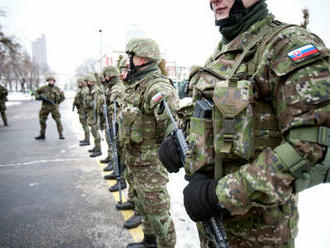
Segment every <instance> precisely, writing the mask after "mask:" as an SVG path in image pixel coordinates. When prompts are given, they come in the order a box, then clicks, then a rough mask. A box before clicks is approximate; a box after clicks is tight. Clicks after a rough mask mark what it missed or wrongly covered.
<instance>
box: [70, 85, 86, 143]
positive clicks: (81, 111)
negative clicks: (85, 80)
mask: <svg viewBox="0 0 330 248" xmlns="http://www.w3.org/2000/svg"><path fill="white" fill-rule="evenodd" d="M87 91H88V89H87V87H86V85H85V84H83V85H82V86H81V88H80V89H79V90H78V92H77V94H76V96H75V97H74V101H73V107H76V108H77V110H78V115H79V121H80V123H81V125H82V128H83V130H84V134H85V139H84V140H85V141H89V127H88V124H87V111H86V109H85V107H84V97H85V95H86V94H87Z"/></svg>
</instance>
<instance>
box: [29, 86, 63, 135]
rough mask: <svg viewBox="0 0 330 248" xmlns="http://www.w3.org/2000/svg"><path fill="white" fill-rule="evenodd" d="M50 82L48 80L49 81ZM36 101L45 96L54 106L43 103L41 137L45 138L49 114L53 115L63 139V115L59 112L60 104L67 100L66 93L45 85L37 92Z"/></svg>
mask: <svg viewBox="0 0 330 248" xmlns="http://www.w3.org/2000/svg"><path fill="white" fill-rule="evenodd" d="M47 81H48V80H47ZM35 93H36V94H35V96H36V99H38V98H39V96H40V95H41V96H43V97H45V98H47V99H48V100H51V101H53V102H54V103H55V104H52V103H50V102H47V101H42V105H41V109H40V111H39V123H40V136H45V132H46V121H47V118H48V115H49V113H51V115H52V117H53V119H54V120H55V122H56V126H57V131H58V134H59V136H60V137H63V127H62V123H61V114H60V111H59V104H60V103H62V102H63V101H64V99H65V96H64V92H63V91H62V90H61V89H60V88H59V87H57V86H55V85H54V86H49V85H44V86H42V87H40V88H39V89H37V90H36V92H35Z"/></svg>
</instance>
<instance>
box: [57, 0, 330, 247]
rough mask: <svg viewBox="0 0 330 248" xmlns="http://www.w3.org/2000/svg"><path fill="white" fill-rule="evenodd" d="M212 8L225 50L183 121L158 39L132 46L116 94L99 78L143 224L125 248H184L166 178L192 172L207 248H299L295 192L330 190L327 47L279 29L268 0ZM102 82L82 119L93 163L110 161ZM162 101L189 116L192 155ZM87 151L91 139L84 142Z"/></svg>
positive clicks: (190, 188) (190, 200)
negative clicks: (103, 130) (323, 186)
mask: <svg viewBox="0 0 330 248" xmlns="http://www.w3.org/2000/svg"><path fill="white" fill-rule="evenodd" d="M209 4H210V7H211V9H212V11H213V14H214V16H215V23H216V25H217V26H219V28H220V29H219V31H220V33H221V35H222V40H221V41H220V42H219V44H218V46H217V48H216V50H215V52H214V54H213V55H212V56H210V58H209V59H208V60H207V62H206V63H205V65H204V66H203V67H200V68H196V70H194V71H193V72H192V74H191V76H190V80H189V86H188V89H189V91H190V95H191V96H192V99H193V104H192V108H191V109H190V110H189V111H186V110H184V111H181V114H182V113H183V116H180V109H179V108H178V103H179V99H178V95H177V92H176V91H175V89H174V87H173V85H172V83H171V81H170V80H169V79H168V78H166V77H165V76H164V75H162V74H161V73H160V72H159V69H158V67H157V62H158V61H159V60H160V52H159V48H158V46H157V44H156V42H155V41H153V40H150V39H132V40H130V41H129V42H128V44H127V46H126V53H127V56H128V62H127V64H128V66H127V68H125V67H124V68H123V71H122V75H123V78H122V79H123V84H122V85H121V86H120V87H118V92H117V93H114V95H112V93H111V92H112V88H114V86H111V85H112V84H115V85H117V84H118V85H120V84H121V82H120V80H119V79H115V80H113V78H111V75H112V74H104V78H103V79H102V80H103V81H104V83H107V84H108V83H109V82H111V80H113V81H112V83H110V85H109V86H108V88H109V89H108V90H107V86H106V85H105V87H104V88H105V94H106V97H105V99H106V101H107V106H108V108H109V113H110V114H109V116H108V117H109V119H110V120H111V118H112V115H111V113H112V112H111V111H113V110H111V106H113V102H117V103H118V106H119V108H118V109H120V115H119V116H120V117H119V121H118V123H119V131H118V137H119V138H118V141H119V142H118V143H119V148H120V149H119V150H120V161H121V164H123V165H125V168H126V179H127V181H128V183H129V185H130V188H131V197H130V198H129V201H130V202H131V203H132V205H133V202H134V206H135V208H136V209H137V210H138V211H139V213H140V214H141V216H142V223H143V231H144V239H143V240H142V241H141V242H138V243H131V244H129V245H128V246H127V247H129V248H132V247H135V248H137V247H174V246H175V243H176V235H175V229H174V224H173V221H172V219H171V215H170V213H169V206H170V199H169V195H168V192H167V190H166V183H167V182H168V174H167V171H168V172H177V171H178V170H179V169H180V168H181V167H183V166H184V168H185V172H186V174H187V179H188V180H189V183H188V185H187V186H186V187H185V189H184V191H183V195H184V206H185V209H186V211H187V213H188V215H189V216H190V218H191V219H192V220H193V221H195V222H196V223H197V228H198V231H199V238H200V244H201V247H228V246H230V247H294V239H295V237H296V236H297V233H298V230H297V226H298V208H297V205H298V193H299V192H301V191H304V190H305V189H307V188H310V187H312V186H314V185H317V184H320V183H326V182H329V181H330V152H329V147H330V104H329V103H330V90H329V89H330V76H329V75H330V72H329V55H330V52H329V49H327V48H326V46H325V45H324V43H323V42H322V41H321V40H320V38H318V37H317V36H316V35H314V34H312V33H310V32H308V31H307V30H306V29H305V28H302V27H299V26H297V25H290V24H285V23H282V22H280V21H277V20H275V18H274V16H273V15H272V14H271V13H269V10H268V7H267V4H266V2H265V0H210V2H209ZM192 55H193V53H192ZM109 75H110V76H109ZM106 76H107V77H106ZM114 78H116V77H114ZM95 81H96V79H95V78H92V76H89V77H88V80H87V85H88V86H89V87H88V93H86V99H87V101H86V104H85V106H86V108H88V110H87V111H86V112H83V118H84V121H85V120H86V115H87V123H88V125H90V127H91V131H92V134H93V136H94V142H95V146H94V148H93V149H92V154H91V156H99V155H101V147H100V145H99V140H100V138H99V136H98V132H97V125H98V123H97V121H96V120H97V118H95V117H94V114H95V113H96V111H95V109H98V108H101V106H102V104H101V103H98V101H99V100H97V101H96V102H95V101H94V100H96V99H100V102H102V93H101V90H100V89H98V88H96V86H95ZM110 86H111V87H110ZM120 88H121V89H123V91H121V90H120ZM107 94H109V95H107ZM89 98H90V100H88V99H89ZM164 100H166V102H167V103H168V106H169V109H170V111H171V112H172V113H173V115H174V116H180V117H182V118H183V121H182V123H183V124H184V125H183V127H185V128H186V129H185V130H184V131H185V134H186V138H187V142H188V147H187V152H182V151H185V150H184V149H180V147H181V145H182V144H179V142H178V141H177V137H176V136H175V135H173V123H171V121H170V118H169V114H168V112H166V111H161V108H162V107H163V105H164ZM177 111H178V112H177ZM176 113H177V114H176ZM101 122H102V121H101ZM83 125H85V126H86V124H83ZM84 130H85V128H84ZM86 130H87V129H86ZM59 132H60V129H59ZM60 137H61V134H60ZM181 141H182V140H181ZM88 143H89V136H88V134H86V137H85V140H84V141H83V142H82V143H81V144H88ZM183 143H184V142H183ZM109 147H110V146H109ZM181 148H182V147H181ZM159 159H161V161H162V163H161V162H160V160H159ZM165 168H166V169H167V171H166V169H165ZM121 186H124V184H123V185H121ZM223 228H224V229H223ZM224 230H225V232H224ZM227 240H228V242H227Z"/></svg>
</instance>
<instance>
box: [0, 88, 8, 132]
mask: <svg viewBox="0 0 330 248" xmlns="http://www.w3.org/2000/svg"><path fill="white" fill-rule="evenodd" d="M7 95H8V90H7V89H6V88H5V87H3V86H2V85H0V113H1V117H2V121H3V124H4V125H5V126H7V125H8V122H7V116H6V101H8V99H7Z"/></svg>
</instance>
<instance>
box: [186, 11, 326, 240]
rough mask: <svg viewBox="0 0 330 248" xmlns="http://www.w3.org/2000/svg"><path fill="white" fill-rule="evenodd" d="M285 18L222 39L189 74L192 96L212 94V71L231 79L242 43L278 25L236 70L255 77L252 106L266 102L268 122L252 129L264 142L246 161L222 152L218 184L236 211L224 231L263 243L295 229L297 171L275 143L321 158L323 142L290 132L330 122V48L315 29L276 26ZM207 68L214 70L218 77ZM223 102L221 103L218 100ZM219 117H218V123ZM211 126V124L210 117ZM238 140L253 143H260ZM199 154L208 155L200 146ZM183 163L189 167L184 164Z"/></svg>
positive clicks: (218, 191)
mask: <svg viewBox="0 0 330 248" xmlns="http://www.w3.org/2000/svg"><path fill="white" fill-rule="evenodd" d="M281 25H282V24H280V22H277V21H274V20H273V16H271V15H269V16H267V17H266V18H265V19H263V20H262V21H259V22H257V23H255V24H254V25H252V26H251V27H250V28H249V29H248V30H247V31H246V32H244V33H242V34H240V35H239V36H237V37H236V38H235V39H234V40H232V41H231V42H230V43H228V44H226V45H225V44H223V43H222V42H220V43H219V45H218V47H217V49H216V51H215V52H214V54H213V56H211V57H210V58H209V60H208V61H207V62H206V64H205V67H204V68H203V69H200V70H199V72H198V73H196V74H195V75H194V77H193V78H192V81H191V83H192V86H193V99H194V102H196V101H197V100H199V99H205V98H206V99H214V96H215V94H216V93H215V92H216V90H218V89H217V88H216V83H217V82H216V80H215V78H222V79H223V80H226V79H228V78H229V75H230V73H231V72H232V70H233V67H234V66H235V65H236V64H237V61H238V59H240V56H241V54H242V53H243V51H244V49H245V48H246V47H248V46H249V44H251V43H252V42H254V40H255V39H256V38H257V37H258V36H260V35H261V33H262V32H264V31H263V30H266V29H268V30H273V31H272V33H273V35H271V36H270V35H269V33H268V34H267V35H266V34H265V33H264V38H263V36H262V35H261V39H260V40H259V41H258V42H257V43H256V44H255V45H254V46H252V47H251V50H250V51H249V53H247V54H246V56H245V57H244V58H243V60H242V62H241V63H238V65H239V67H238V68H237V70H236V71H235V72H236V73H235V74H234V77H235V78H236V79H238V80H250V81H252V82H253V86H254V93H255V96H254V100H255V102H254V103H252V106H254V108H252V111H254V110H256V109H258V106H259V104H262V105H260V106H263V107H266V109H269V111H268V110H267V111H268V112H267V114H266V113H265V114H263V113H262V111H263V110H264V111H266V109H260V108H259V110H258V111H259V116H258V118H259V122H260V123H261V122H262V121H263V123H264V126H263V127H258V132H254V133H253V135H254V136H256V135H258V136H263V138H264V140H265V142H264V143H263V144H262V146H263V149H262V150H260V151H259V152H256V153H255V154H254V155H252V158H251V159H250V160H249V161H247V162H242V161H241V160H239V159H237V160H235V159H230V158H229V159H223V161H222V171H223V177H222V178H221V179H220V180H219V181H218V185H217V188H216V194H217V196H218V199H219V202H220V204H221V205H222V206H224V207H225V208H226V209H227V210H228V211H229V212H230V214H231V216H232V217H231V218H228V219H227V220H226V221H225V228H226V230H227V232H228V233H229V234H230V235H233V236H235V237H238V238H239V239H244V240H249V241H251V242H254V243H255V244H256V245H260V246H265V245H277V244H283V243H285V242H287V241H288V240H290V239H293V238H294V237H295V236H296V234H297V222H298V211H297V196H296V195H295V194H293V181H294V179H295V177H294V176H293V175H292V174H291V173H290V171H289V170H288V168H287V166H286V165H285V164H284V163H283V161H282V160H281V159H280V157H279V156H278V153H276V150H277V148H278V146H279V145H280V144H289V145H290V146H291V147H292V148H293V150H295V151H296V152H297V153H298V154H300V155H301V156H304V157H305V158H306V159H307V160H308V161H309V162H310V165H311V166H313V165H314V164H316V163H317V161H319V160H322V159H323V157H324V147H322V146H321V145H319V144H317V143H315V142H309V141H303V140H300V139H299V138H296V139H295V140H294V141H292V140H290V142H289V141H288V138H287V134H288V133H289V131H290V130H293V129H296V128H299V127H313V126H325V127H330V104H329V102H330V78H329V50H328V49H327V48H326V47H325V45H324V44H323V42H322V41H321V40H320V39H319V38H318V37H317V36H315V35H313V34H311V33H309V32H308V31H306V30H305V29H303V28H301V27H298V26H290V27H286V28H284V29H280V28H278V26H281ZM276 30H278V32H275V31H276ZM265 37H266V38H265ZM310 47H311V48H312V49H313V50H312V52H311V54H305V55H303V56H301V54H303V53H304V51H303V50H304V49H306V48H310ZM296 55H298V57H296ZM299 56H300V57H299ZM207 71H211V72H212V73H213V76H210V74H207ZM203 73H204V74H203ZM205 73H206V74H207V75H206V74H205ZM215 74H216V77H214V75H215ZM218 81H219V80H218ZM225 97H226V96H225ZM233 97H235V96H234V95H233ZM241 97H243V96H241ZM218 100H219V99H218ZM220 100H221V99H220ZM218 104H220V105H221V101H218ZM232 104H235V102H232ZM253 104H254V105H253ZM216 107H217V108H218V107H220V108H221V107H222V106H216ZM228 107H229V105H228ZM253 109H254V110H253ZM251 115H252V112H251ZM216 118H217V117H215V120H214V121H213V123H216V122H217V119H216ZM267 123H268V124H269V125H271V126H273V127H269V125H268V126H267ZM274 123H275V124H277V125H274ZM191 125H192V123H191ZM208 125H210V126H212V122H209V123H208ZM212 128H214V129H215V130H217V131H218V133H217V132H214V134H213V131H211V135H212V136H211V137H213V135H214V139H212V138H211V140H210V141H208V140H207V139H206V143H207V142H211V143H213V144H214V147H212V148H211V150H209V151H205V150H203V151H205V154H209V156H211V158H209V162H210V164H213V165H214V164H216V159H217V158H216V157H215V153H216V148H215V147H216V142H217V138H218V137H219V136H218V135H219V134H220V135H221V132H224V130H223V129H221V130H219V129H218V127H216V126H213V127H212ZM263 129H264V130H263ZM272 129H273V130H272ZM204 134H205V133H204ZM272 135H275V136H276V138H277V137H279V138H280V140H279V142H277V145H275V144H276V143H273V144H270V141H269V145H267V139H271V138H272ZM205 136H208V134H206V135H205ZM241 145H242V146H243V147H246V148H248V147H249V146H253V145H255V144H249V143H246V144H245V143H243V144H241ZM200 154H201V155H203V154H202V152H201V153H200ZM205 154H204V155H203V156H205ZM188 161H189V159H188ZM186 166H188V167H189V165H187V163H186ZM256 247H257V246H256Z"/></svg>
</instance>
